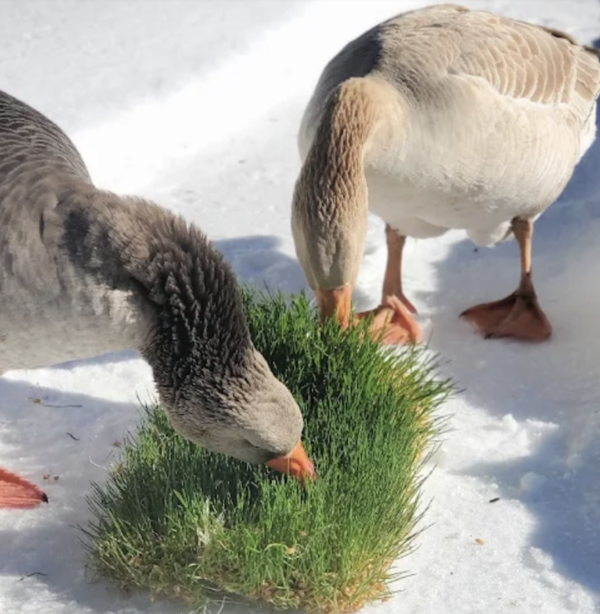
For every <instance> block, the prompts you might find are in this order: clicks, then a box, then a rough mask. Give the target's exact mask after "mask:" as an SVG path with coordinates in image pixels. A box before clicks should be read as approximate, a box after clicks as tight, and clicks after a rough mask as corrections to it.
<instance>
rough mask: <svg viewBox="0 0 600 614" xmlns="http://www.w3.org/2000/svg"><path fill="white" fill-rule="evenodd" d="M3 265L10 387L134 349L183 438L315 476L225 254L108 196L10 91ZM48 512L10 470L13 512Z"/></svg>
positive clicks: (151, 210)
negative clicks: (24, 377) (16, 372)
mask: <svg viewBox="0 0 600 614" xmlns="http://www.w3.org/2000/svg"><path fill="white" fill-rule="evenodd" d="M0 262H1V267H0V374H1V373H3V372H5V371H6V370H8V369H30V368H35V367H41V366H46V365H51V364H56V363H59V362H62V361H66V360H73V359H80V358H85V357H90V356H94V355H98V354H103V353H106V352H114V351H118V350H123V349H126V348H135V349H137V350H139V352H140V353H141V355H142V356H143V358H144V359H145V360H147V361H148V363H149V364H150V366H151V367H152V372H153V375H154V379H155V382H156V387H157V390H158V393H159V396H160V400H161V402H162V404H163V405H164V407H165V409H166V411H167V412H168V414H169V417H170V420H171V422H172V424H173V427H174V428H175V429H176V430H177V431H178V432H179V433H180V434H181V435H183V436H184V437H186V438H188V439H190V440H191V441H193V442H195V443H197V444H198V445H200V446H204V447H206V448H208V449H210V450H213V451H217V452H223V453H225V454H228V455H230V456H232V457H235V458H237V459H240V460H242V461H246V462H250V463H267V464H268V465H269V466H271V467H273V468H274V469H277V470H280V471H286V472H289V473H291V474H292V475H294V476H297V477H299V478H303V477H304V476H305V475H306V476H310V477H314V470H313V466H312V463H311V462H310V461H309V459H308V458H307V456H306V454H305V453H304V450H303V448H302V444H301V443H300V437H301V432H302V429H303V420H302V415H301V413H300V410H299V408H298V405H297V404H296V402H295V401H294V399H293V397H292V395H291V394H290V392H289V391H288V389H287V388H286V387H285V386H284V385H283V384H282V383H281V382H280V381H279V380H277V379H276V378H275V376H274V375H273V373H272V372H271V370H270V369H269V367H268V365H267V363H266V361H265V359H264V358H263V356H262V355H261V354H260V353H259V352H258V351H257V350H256V349H255V348H254V346H253V344H252V341H251V338H250V334H249V328H248V324H247V321H246V318H245V315H244V313H243V310H242V301H241V296H240V293H239V290H238V286H237V282H236V279H235V276H234V274H233V272H232V271H231V269H230V268H229V266H228V265H227V264H226V262H225V261H224V259H223V257H222V256H221V254H220V253H219V252H218V251H216V250H215V248H214V247H212V246H211V244H210V243H209V242H208V240H207V239H206V237H205V236H204V235H203V234H202V232H201V231H200V230H199V229H198V228H196V227H194V226H193V225H188V224H186V222H185V221H184V220H183V219H182V218H180V217H177V216H175V215H173V214H171V213H169V212H168V211H166V210H164V209H162V208H160V207H158V206H157V205H155V204H153V203H151V202H147V201H144V200H142V199H139V198H133V197H121V196H117V195H115V194H112V193H110V192H106V191H102V190H98V189H96V188H95V187H94V186H93V184H92V182H91V180H90V177H89V175H88V172H87V170H86V167H85V164H84V162H83V161H82V159H81V157H80V155H79V153H78V152H77V150H76V148H75V146H74V145H73V143H72V142H71V141H70V140H69V138H68V137H67V136H66V135H65V134H64V133H63V132H62V131H61V130H60V128H58V127H57V126H56V125H55V124H54V123H52V122H51V121H50V120H48V119H47V118H46V117H44V116H43V115H41V114H40V113H38V112H37V111H35V110H34V109H32V108H31V107H29V106H27V105H26V104H24V103H23V102H20V101H18V100H16V99H15V98H13V97H12V96H9V95H8V94H5V93H1V92H0ZM46 500H47V499H46V496H45V495H44V493H43V492H42V491H41V490H39V489H38V488H37V487H35V486H34V485H33V484H31V483H30V482H28V481H27V480H25V479H23V478H20V477H19V476H17V475H16V474H14V473H12V472H11V471H8V470H1V469H0V508H3V507H4V508H7V507H21V508H25V507H34V506H35V505H37V504H38V503H39V502H40V501H46Z"/></svg>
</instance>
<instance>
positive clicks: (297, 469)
mask: <svg viewBox="0 0 600 614" xmlns="http://www.w3.org/2000/svg"><path fill="white" fill-rule="evenodd" d="M267 467H270V468H271V469H275V471H279V472H281V473H287V474H288V475H291V476H292V477H294V478H296V479H298V480H300V482H302V483H304V481H305V479H306V478H309V479H311V480H313V481H314V480H315V478H316V477H317V474H316V473H315V466H314V465H313V464H312V462H311V461H310V459H309V458H308V456H307V455H306V452H305V451H304V448H303V447H302V442H301V441H299V442H298V445H297V446H296V447H295V448H294V449H293V450H292V451H291V452H290V453H289V454H288V455H287V456H281V457H280V458H276V459H274V460H272V461H269V462H268V463H267Z"/></svg>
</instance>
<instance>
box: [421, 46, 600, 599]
mask: <svg viewBox="0 0 600 614" xmlns="http://www.w3.org/2000/svg"><path fill="white" fill-rule="evenodd" d="M599 42H600V41H596V43H595V44H596V45H598V43H599ZM598 115H599V117H598V121H600V113H599V114H598ZM599 168H600V139H597V140H596V141H595V143H594V144H593V146H592V148H591V149H590V150H589V151H588V153H587V154H586V156H585V158H584V159H583V160H582V161H581V163H580V164H579V166H578V168H577V169H576V172H575V174H574V176H573V177H572V180H571V181H570V183H569V185H568V186H567V188H566V189H565V191H564V193H563V194H562V195H561V197H560V198H559V200H558V201H557V202H556V203H554V204H553V205H552V206H551V207H550V208H549V209H548V210H547V211H546V212H545V213H544V214H543V215H542V216H541V218H540V219H539V220H538V222H537V223H536V225H535V230H534V243H533V274H534V282H535V285H536V289H537V292H538V296H539V300H540V303H541V305H542V307H543V308H544V310H545V311H546V313H547V315H548V317H549V318H550V321H551V323H552V325H553V330H554V332H553V337H552V338H551V340H550V341H548V342H546V343H544V344H541V345H538V346H531V345H527V344H519V343H516V342H511V341H507V340H491V341H485V340H483V339H481V338H480V337H478V336H477V335H476V334H475V333H474V332H472V331H471V329H470V328H469V327H468V326H467V324H466V323H463V322H462V321H460V320H459V319H458V314H459V313H460V312H461V311H462V310H463V309H465V308H467V307H470V306H471V305H474V304H477V303H479V302H484V301H489V300H495V299H500V298H503V297H504V296H506V295H508V294H509V293H510V292H512V291H513V290H514V289H515V288H516V284H517V282H518V279H519V255H518V248H517V245H516V242H515V241H510V242H509V243H506V244H502V245H499V246H497V247H495V248H493V249H489V250H488V249H478V250H475V249H474V245H473V244H472V243H471V242H470V241H469V240H467V239H465V240H462V241H459V242H457V243H455V244H454V245H453V246H452V247H451V249H450V251H449V253H448V254H447V257H445V258H444V259H442V260H441V261H439V262H438V263H436V265H435V273H436V277H437V280H436V281H437V284H436V288H435V290H434V291H433V292H428V293H422V294H421V299H422V301H423V302H424V303H425V304H426V305H427V308H428V309H430V311H431V321H432V325H433V326H432V331H431V332H432V337H431V339H432V340H431V346H432V348H433V349H435V350H436V351H438V352H440V353H441V354H442V356H444V358H447V359H448V360H449V361H450V364H448V365H446V366H445V372H447V373H449V375H451V376H452V377H453V378H454V380H455V381H456V383H457V384H458V386H459V387H460V388H464V389H465V391H464V392H463V393H462V399H463V400H464V401H465V402H466V403H468V404H469V405H471V406H474V407H481V408H482V409H484V410H485V412H486V413H488V414H489V415H491V416H493V417H495V418H496V419H498V429H499V430H505V431H506V437H507V439H510V437H512V436H514V437H517V436H520V437H523V436H527V437H528V438H529V440H530V442H531V443H530V446H531V452H530V453H529V454H528V455H526V456H520V457H518V458H516V459H513V460H509V461H494V460H493V458H492V454H490V458H489V460H487V461H485V462H480V463H477V464H475V465H473V466H470V467H466V468H465V469H464V470H462V471H461V470H459V471H458V473H465V474H468V475H475V476H479V477H484V478H487V479H489V480H490V481H491V482H495V483H497V484H498V486H499V489H500V492H501V496H502V498H512V499H517V500H519V501H521V502H522V503H523V504H524V505H526V506H527V508H528V509H529V511H530V512H531V513H532V514H533V515H534V516H535V519H536V521H537V526H536V528H535V530H534V532H533V534H532V536H531V542H530V546H531V547H534V548H539V549H541V550H543V551H545V552H546V553H548V554H549V555H551V556H552V559H553V563H552V564H553V565H554V568H555V569H558V570H559V571H560V573H562V574H564V575H566V576H568V577H570V578H572V579H573V580H575V581H577V582H579V583H581V584H582V585H584V586H586V587H587V588H588V589H590V590H592V591H594V592H595V593H597V595H598V597H599V599H600V533H599V529H598V527H600V472H599V471H598V467H599V466H600V377H599V375H600V372H599V365H600V324H599V321H598V312H599V311H600V286H599V284H598V266H599V263H600V240H599V237H600V173H599V172H598V169H599ZM508 415H512V417H513V418H514V420H516V421H517V423H518V426H516V425H515V426H514V427H510V426H508V427H507V426H506V425H507V424H508V425H510V424H514V423H513V422H512V421H511V420H510V418H505V420H504V422H503V421H502V420H501V419H502V418H503V417H506V416H508ZM550 425H553V426H550ZM490 428H492V427H490ZM457 435H458V436H460V433H458V434H457ZM492 453H493V451H492ZM499 455H500V456H502V451H501V450H499ZM496 505H501V502H499V503H497V504H496ZM526 550H528V549H526ZM523 556H524V560H526V561H530V564H531V566H532V567H533V568H536V569H537V566H538V565H539V563H538V562H536V560H535V559H534V557H532V556H531V553H530V552H523Z"/></svg>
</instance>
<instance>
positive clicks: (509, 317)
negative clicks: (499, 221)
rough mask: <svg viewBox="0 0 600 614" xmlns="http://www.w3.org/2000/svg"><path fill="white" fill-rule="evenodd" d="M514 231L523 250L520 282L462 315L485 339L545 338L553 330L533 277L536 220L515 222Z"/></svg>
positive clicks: (520, 219) (539, 339)
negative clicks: (497, 296) (533, 240)
mask: <svg viewBox="0 0 600 614" xmlns="http://www.w3.org/2000/svg"><path fill="white" fill-rule="evenodd" d="M512 230H513V232H514V234H515V237H516V239H517V243H518V244H519V249H520V251H521V281H520V283H519V287H518V288H517V289H516V290H515V292H513V293H512V294H511V295H509V296H507V297H506V298H503V299H501V300H499V301H495V302H492V303H483V304H481V305H476V306H475V307H471V308H470V309H467V310H466V311H463V312H462V313H461V314H460V317H461V318H465V319H466V320H468V321H469V323H470V324H471V325H472V326H473V327H474V328H475V329H476V330H478V331H479V332H480V333H481V334H483V335H484V337H485V338H486V339H500V338H502V337H511V338H514V339H519V340H522V341H545V340H546V339H548V338H549V337H550V335H551V333H552V327H551V326H550V322H549V321H548V318H547V317H546V314H545V313H544V312H543V311H542V309H541V307H540V306H539V303H538V300H537V296H536V293H535V289H534V287H533V282H532V280H531V242H532V236H533V222H532V221H531V220H526V219H523V218H515V219H514V220H513V221H512Z"/></svg>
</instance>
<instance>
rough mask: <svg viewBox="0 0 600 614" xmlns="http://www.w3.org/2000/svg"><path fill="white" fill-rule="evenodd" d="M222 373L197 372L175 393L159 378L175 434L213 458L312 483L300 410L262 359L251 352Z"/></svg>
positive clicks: (180, 385) (312, 474) (255, 351)
mask: <svg viewBox="0 0 600 614" xmlns="http://www.w3.org/2000/svg"><path fill="white" fill-rule="evenodd" d="M224 371H228V369H225V370H224ZM224 371H221V372H219V370H215V369H214V368H213V369H212V370H211V371H210V372H209V371H207V370H196V369H193V370H192V373H191V374H190V376H189V377H188V378H187V380H186V381H185V383H181V384H179V385H178V386H177V387H175V386H173V383H172V382H171V383H168V382H160V380H159V379H158V378H157V383H159V382H160V383H159V395H160V398H161V402H162V404H163V406H164V407H165V409H166V411H167V412H168V415H169V417H170V421H171V424H172V425H173V427H174V428H175V430H176V431H177V432H178V433H179V434H180V435H182V436H183V437H185V438H186V439H189V440H190V441H192V442H193V443H195V444H197V445H199V446H202V447H204V448H206V449H208V450H211V451H213V452H221V453H223V454H227V455H229V456H231V457H233V458H236V459H238V460H240V461H244V462H247V463H253V464H266V465H267V466H269V467H271V468H272V469H275V470H277V471H280V472H283V473H288V474H290V475H292V476H294V477H297V478H299V479H301V480H304V479H305V478H306V477H314V467H313V464H312V462H311V461H310V460H309V459H308V457H307V455H306V452H305V451H304V448H303V446H302V443H301V436H302V431H303V426H304V422H303V418H302V413H301V412H300V408H299V407H298V404H297V403H296V401H295V400H294V397H293V396H292V394H291V393H290V391H289V390H288V389H287V387H286V386H285V385H284V384H283V383H282V382H280V381H279V380H278V379H277V378H276V377H275V376H274V375H273V373H272V371H271V369H270V368H269V366H268V364H267V362H266V360H265V359H264V357H263V356H262V354H260V352H258V351H257V350H256V349H254V348H252V347H250V348H248V349H247V350H246V356H245V357H244V360H243V363H242V364H241V365H238V366H237V368H233V369H231V370H230V372H228V373H225V372H224ZM166 379H167V380H168V379H169V378H166Z"/></svg>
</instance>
